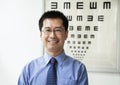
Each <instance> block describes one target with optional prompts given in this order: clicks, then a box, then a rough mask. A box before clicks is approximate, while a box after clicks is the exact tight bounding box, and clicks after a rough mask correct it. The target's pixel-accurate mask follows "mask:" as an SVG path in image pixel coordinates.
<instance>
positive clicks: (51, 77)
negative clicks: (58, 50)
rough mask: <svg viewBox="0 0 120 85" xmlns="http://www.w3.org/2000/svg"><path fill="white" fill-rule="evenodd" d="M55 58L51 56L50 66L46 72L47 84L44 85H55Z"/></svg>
mask: <svg viewBox="0 0 120 85" xmlns="http://www.w3.org/2000/svg"><path fill="white" fill-rule="evenodd" d="M56 63H57V61H56V59H55V58H51V60H50V65H51V66H50V68H49V70H48V74H47V84H46V85H57V74H56Z"/></svg>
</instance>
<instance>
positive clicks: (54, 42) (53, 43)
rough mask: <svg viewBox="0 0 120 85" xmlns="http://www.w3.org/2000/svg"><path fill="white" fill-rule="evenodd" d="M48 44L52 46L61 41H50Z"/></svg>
mask: <svg viewBox="0 0 120 85" xmlns="http://www.w3.org/2000/svg"><path fill="white" fill-rule="evenodd" d="M48 42H49V43H50V44H51V45H55V44H57V43H58V42H59V40H48Z"/></svg>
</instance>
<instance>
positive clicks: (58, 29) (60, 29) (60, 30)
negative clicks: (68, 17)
mask: <svg viewBox="0 0 120 85" xmlns="http://www.w3.org/2000/svg"><path fill="white" fill-rule="evenodd" d="M65 31H66V30H65V29H64V27H56V28H55V29H54V30H51V29H50V28H49V27H46V28H44V30H42V31H41V32H44V34H46V35H50V34H51V33H52V32H54V33H55V34H56V35H62V34H63V32H65Z"/></svg>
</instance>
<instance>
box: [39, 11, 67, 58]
mask: <svg viewBox="0 0 120 85" xmlns="http://www.w3.org/2000/svg"><path fill="white" fill-rule="evenodd" d="M39 27H40V37H41V40H42V42H43V45H44V48H45V50H46V52H47V53H48V54H50V55H51V56H53V57H55V56H57V55H59V54H60V53H61V52H62V51H63V47H64V42H65V40H66V39H67V36H68V20H67V18H66V17H65V16H64V14H62V13H61V12H59V11H48V12H45V13H44V14H43V15H42V17H41V19H40V20H39Z"/></svg>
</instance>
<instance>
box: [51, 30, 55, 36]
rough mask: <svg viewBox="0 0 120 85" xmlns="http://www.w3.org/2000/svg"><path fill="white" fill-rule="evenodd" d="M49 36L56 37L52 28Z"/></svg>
mask: <svg viewBox="0 0 120 85" xmlns="http://www.w3.org/2000/svg"><path fill="white" fill-rule="evenodd" d="M50 37H51V38H55V37H56V34H55V31H54V30H53V31H51V33H50Z"/></svg>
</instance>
